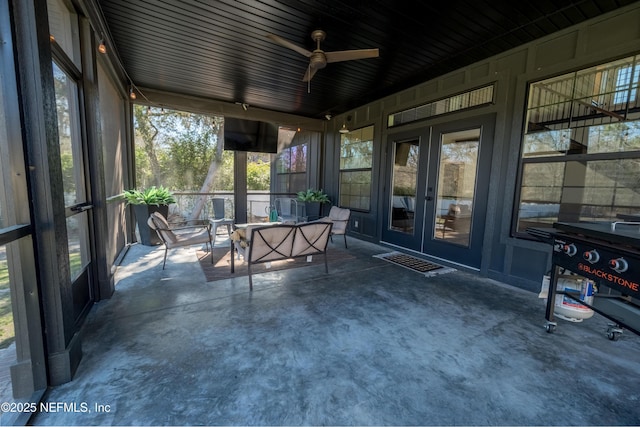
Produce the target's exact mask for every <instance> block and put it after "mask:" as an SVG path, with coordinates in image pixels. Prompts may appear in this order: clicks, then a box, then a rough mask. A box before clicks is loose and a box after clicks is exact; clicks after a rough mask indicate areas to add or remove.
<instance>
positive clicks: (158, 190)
mask: <svg viewBox="0 0 640 427" xmlns="http://www.w3.org/2000/svg"><path fill="white" fill-rule="evenodd" d="M123 197H124V199H125V200H126V201H127V203H128V204H130V205H152V206H161V205H170V204H171V203H175V202H176V199H175V197H173V194H172V193H171V192H170V191H169V190H168V189H167V188H165V187H162V186H160V187H149V188H146V189H144V190H126V191H125V192H124V196H123Z"/></svg>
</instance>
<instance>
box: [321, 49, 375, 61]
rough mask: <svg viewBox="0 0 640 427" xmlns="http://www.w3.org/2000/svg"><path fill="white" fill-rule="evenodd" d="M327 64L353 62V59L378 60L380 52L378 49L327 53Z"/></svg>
mask: <svg viewBox="0 0 640 427" xmlns="http://www.w3.org/2000/svg"><path fill="white" fill-rule="evenodd" d="M324 55H325V56H326V57H327V62H328V63H329V62H341V61H351V60H352V59H367V58H377V57H378V56H380V52H379V50H378V49H377V48H376V49H356V50H341V51H338V52H325V53H324Z"/></svg>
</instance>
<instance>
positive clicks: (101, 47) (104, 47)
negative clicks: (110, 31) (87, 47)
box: [98, 39, 107, 54]
mask: <svg viewBox="0 0 640 427" xmlns="http://www.w3.org/2000/svg"><path fill="white" fill-rule="evenodd" d="M98 52H100V53H102V54H105V53H107V45H106V44H104V39H101V40H100V44H99V45H98Z"/></svg>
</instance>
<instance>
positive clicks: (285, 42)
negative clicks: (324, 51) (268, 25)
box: [267, 34, 312, 58]
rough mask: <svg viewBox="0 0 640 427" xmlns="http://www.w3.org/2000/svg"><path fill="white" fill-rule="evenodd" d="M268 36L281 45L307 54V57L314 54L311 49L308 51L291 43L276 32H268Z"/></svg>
mask: <svg viewBox="0 0 640 427" xmlns="http://www.w3.org/2000/svg"><path fill="white" fill-rule="evenodd" d="M267 37H268V38H270V39H271V41H273V42H275V43H278V44H279V45H281V46H284V47H286V48H289V49H291V50H295V51H296V52H298V53H300V54H302V55H304V56H306V57H307V58H308V57H310V56H311V55H312V52H311V51H308V50H307V49H305V48H303V47H300V46H298V45H296V44H294V43H291V42H290V41H289V40H285V39H283V38H282V37H280V36H276V35H275V34H267Z"/></svg>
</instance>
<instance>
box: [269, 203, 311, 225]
mask: <svg viewBox="0 0 640 427" xmlns="http://www.w3.org/2000/svg"><path fill="white" fill-rule="evenodd" d="M275 206H276V212H278V221H279V222H283V223H285V224H287V223H289V224H295V223H297V222H301V221H304V218H303V212H302V210H303V209H304V205H303V204H302V203H298V200H297V199H293V198H278V199H276V200H275Z"/></svg>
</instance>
